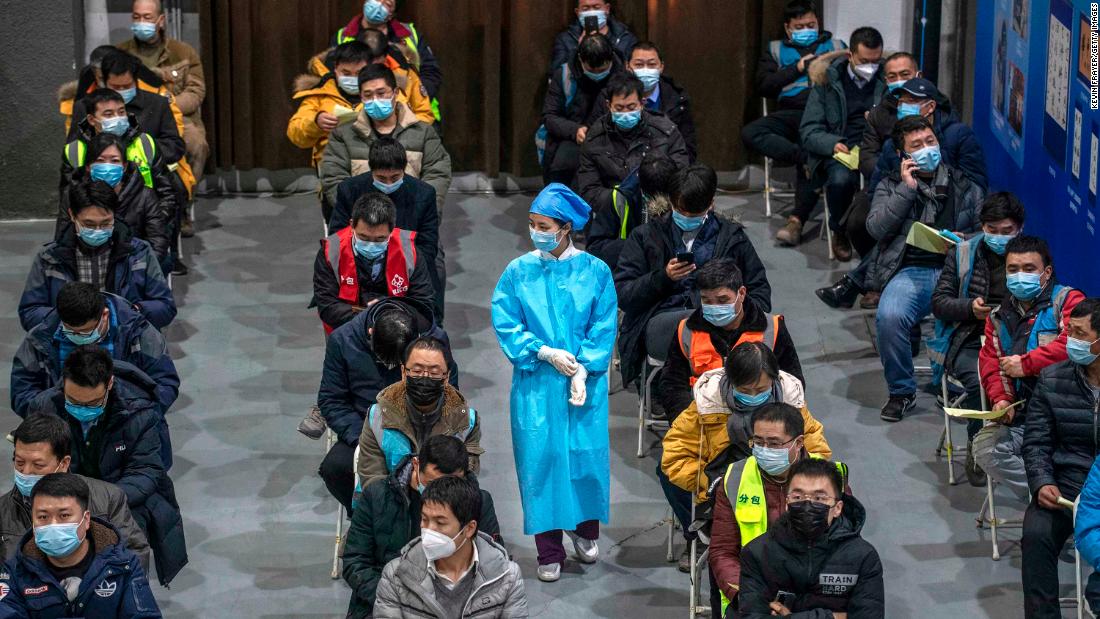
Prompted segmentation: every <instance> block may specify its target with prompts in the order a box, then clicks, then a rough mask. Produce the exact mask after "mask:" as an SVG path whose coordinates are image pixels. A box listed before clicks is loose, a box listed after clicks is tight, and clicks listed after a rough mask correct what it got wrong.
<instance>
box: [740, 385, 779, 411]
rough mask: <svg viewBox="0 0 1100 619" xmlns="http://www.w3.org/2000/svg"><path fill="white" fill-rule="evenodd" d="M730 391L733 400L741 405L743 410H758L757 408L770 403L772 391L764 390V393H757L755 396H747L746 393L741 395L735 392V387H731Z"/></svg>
mask: <svg viewBox="0 0 1100 619" xmlns="http://www.w3.org/2000/svg"><path fill="white" fill-rule="evenodd" d="M730 391H731V393H733V399H734V400H736V401H737V403H739V404H741V405H742V406H744V407H745V408H759V407H761V406H763V405H765V404H767V403H768V402H770V401H771V399H772V390H771V389H765V390H764V391H761V392H760V393H758V394H756V395H749V394H747V393H741V392H740V391H738V390H737V388H736V387H731V388H730Z"/></svg>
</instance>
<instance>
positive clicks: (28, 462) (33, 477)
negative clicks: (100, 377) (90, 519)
mask: <svg viewBox="0 0 1100 619" xmlns="http://www.w3.org/2000/svg"><path fill="white" fill-rule="evenodd" d="M12 440H13V442H14V444H15V457H14V458H13V463H14V464H15V488H14V489H12V490H10V491H8V493H7V494H5V495H3V496H0V552H2V555H0V556H2V557H3V558H4V559H5V560H8V559H11V558H12V557H14V556H15V553H16V551H17V550H19V547H18V542H19V540H20V539H22V537H23V534H24V533H26V532H27V530H28V529H30V528H31V524H32V520H31V491H32V490H34V487H35V486H36V485H37V484H38V482H39V481H41V479H42V478H43V477H44V476H46V475H49V474H50V473H68V472H69V465H70V464H72V444H73V442H72V438H71V437H70V436H69V427H68V425H67V424H66V423H65V422H64V421H62V420H61V418H59V417H57V416H55V415H46V414H34V415H31V416H30V417H27V418H26V419H25V420H23V423H21V424H19V427H18V428H16V429H15V431H14V432H12ZM80 479H81V480H83V481H84V483H85V484H87V485H88V511H90V512H91V513H92V515H93V516H95V517H97V518H101V519H103V520H106V521H108V522H110V523H111V524H112V525H114V527H115V528H116V529H118V532H119V534H120V535H121V536H122V538H123V540H124V541H125V545H126V547H127V548H129V549H130V550H131V551H132V552H133V553H134V554H136V555H137V556H138V558H139V559H140V560H141V567H143V568H145V569H146V570H148V569H149V565H150V563H151V562H152V554H151V551H150V550H149V540H147V539H146V538H145V533H144V532H143V531H142V530H141V527H139V526H138V524H137V522H134V517H133V515H132V514H130V508H129V507H128V506H127V505H126V494H125V493H124V492H123V491H122V489H120V488H119V487H118V486H116V485H114V484H109V483H107V482H105V481H100V480H98V479H92V478H91V477H81V478H80Z"/></svg>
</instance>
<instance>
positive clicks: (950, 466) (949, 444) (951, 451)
mask: <svg viewBox="0 0 1100 619" xmlns="http://www.w3.org/2000/svg"><path fill="white" fill-rule="evenodd" d="M950 384H954V385H956V386H958V387H961V388H962V389H963V392H962V394H960V395H958V396H956V397H955V399H951V397H950V394H949V390H948V385H950ZM940 393H941V397H943V407H944V408H943V431H942V432H940V443H939V445H938V446H937V447H936V457H937V458H939V457H941V456H943V455H946V456H947V485H948V486H954V485H955V483H956V480H955V454H956V453H966V449H967V447H966V445H956V444H955V440H954V437H953V436H952V432H951V426H952V425H953V424H952V422H951V416H950V415H948V414H947V409H948V408H958V406H959V404H961V403H962V402H963V400H965V399H966V387H965V386H964V385H962V384H961V383H959V382H958V381H957V380H955V379H954V378H953V377H949V376H948V375H947V371H946V370H945V371H944V373H943V376H942V377H941V378H940ZM985 408H986V406H985V391H984V390H983V391H982V409H983V410H984V409H985Z"/></svg>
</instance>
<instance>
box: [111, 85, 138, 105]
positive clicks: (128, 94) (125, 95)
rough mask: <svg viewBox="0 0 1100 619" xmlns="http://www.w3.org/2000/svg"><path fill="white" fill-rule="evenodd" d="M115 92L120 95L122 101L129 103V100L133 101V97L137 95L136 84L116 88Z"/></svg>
mask: <svg viewBox="0 0 1100 619" xmlns="http://www.w3.org/2000/svg"><path fill="white" fill-rule="evenodd" d="M115 92H117V93H118V94H119V95H121V96H122V102H123V103H125V104H126V105H130V102H131V101H133V100H134V97H136V96H137V86H134V87H132V88H127V89H126V90H118V91H115Z"/></svg>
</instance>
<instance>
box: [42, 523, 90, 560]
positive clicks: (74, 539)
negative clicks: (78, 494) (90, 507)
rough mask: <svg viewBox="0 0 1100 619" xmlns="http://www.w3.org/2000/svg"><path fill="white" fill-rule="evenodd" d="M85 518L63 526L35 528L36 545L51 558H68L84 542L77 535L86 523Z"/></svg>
mask: <svg viewBox="0 0 1100 619" xmlns="http://www.w3.org/2000/svg"><path fill="white" fill-rule="evenodd" d="M87 517H88V513H87V512H85V513H84V517H83V518H81V519H80V522H74V523H63V524H46V525H42V526H40V527H35V528H34V545H35V546H38V549H39V550H41V551H42V552H44V553H46V554H47V555H49V556H51V557H67V556H69V555H71V554H72V553H73V551H74V550H76V549H77V548H78V547H79V546H80V544H81V543H83V542H84V540H82V539H80V535H79V534H78V533H77V531H79V529H80V525H81V524H83V523H84V518H87Z"/></svg>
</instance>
